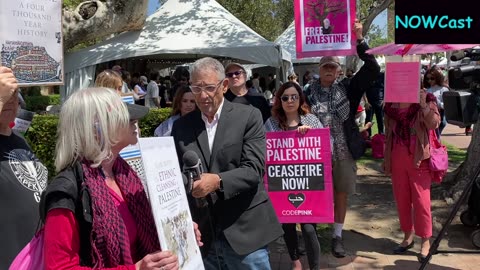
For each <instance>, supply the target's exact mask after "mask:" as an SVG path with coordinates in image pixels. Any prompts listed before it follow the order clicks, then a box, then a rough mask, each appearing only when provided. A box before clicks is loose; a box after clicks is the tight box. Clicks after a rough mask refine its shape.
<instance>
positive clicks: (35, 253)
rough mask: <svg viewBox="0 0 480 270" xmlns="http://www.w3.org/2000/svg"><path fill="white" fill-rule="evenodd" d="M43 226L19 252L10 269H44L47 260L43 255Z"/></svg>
mask: <svg viewBox="0 0 480 270" xmlns="http://www.w3.org/2000/svg"><path fill="white" fill-rule="evenodd" d="M43 235H44V230H43V228H42V229H40V231H38V232H37V233H36V234H35V236H34V237H33V239H32V240H31V241H30V242H29V243H28V244H27V245H26V246H25V247H24V248H23V249H22V251H20V253H18V255H17V257H15V259H14V260H13V262H12V264H11V265H10V268H9V270H43V269H45V262H44V257H43Z"/></svg>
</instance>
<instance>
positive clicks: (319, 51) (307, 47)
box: [294, 0, 356, 58]
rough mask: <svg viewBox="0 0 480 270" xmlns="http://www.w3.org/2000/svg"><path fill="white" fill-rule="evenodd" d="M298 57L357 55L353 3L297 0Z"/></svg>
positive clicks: (346, 0)
mask: <svg viewBox="0 0 480 270" xmlns="http://www.w3.org/2000/svg"><path fill="white" fill-rule="evenodd" d="M294 4H295V6H294V8H295V34H296V39H297V40H296V48H297V58H305V57H318V56H325V55H337V56H339V55H353V54H356V37H355V35H354V33H353V31H352V29H353V24H354V22H355V1H354V0H295V2H294Z"/></svg>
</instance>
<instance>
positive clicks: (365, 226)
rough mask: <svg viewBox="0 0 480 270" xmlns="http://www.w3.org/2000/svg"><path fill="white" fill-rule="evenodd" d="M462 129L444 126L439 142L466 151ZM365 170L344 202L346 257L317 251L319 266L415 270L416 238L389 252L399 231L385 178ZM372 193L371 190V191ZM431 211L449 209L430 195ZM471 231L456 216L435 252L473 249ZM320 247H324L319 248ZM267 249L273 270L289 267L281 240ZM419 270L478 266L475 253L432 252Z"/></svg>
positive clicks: (467, 138) (479, 256)
mask: <svg viewBox="0 0 480 270" xmlns="http://www.w3.org/2000/svg"><path fill="white" fill-rule="evenodd" d="M464 131H465V129H463V128H460V127H457V126H453V125H447V126H446V128H445V129H444V131H443V135H442V140H443V141H444V142H447V143H449V144H451V145H453V146H455V147H458V148H460V149H467V147H468V145H469V144H470V140H471V136H466V135H465V133H464ZM365 172H366V173H365V174H367V175H364V176H360V177H359V182H358V184H357V191H358V192H357V193H356V194H355V195H353V196H352V198H351V200H350V203H349V204H350V206H349V209H350V210H349V212H348V214H347V222H346V224H345V228H344V229H345V231H344V239H345V240H344V241H345V246H346V248H347V251H348V254H349V255H348V256H347V257H345V258H343V259H337V258H335V257H333V256H332V255H331V254H330V253H329V251H328V250H323V252H322V253H323V254H322V256H321V265H320V269H389V270H393V269H402V270H403V269H405V270H410V269H418V268H419V267H420V263H418V261H417V257H416V254H417V253H418V252H419V247H420V245H419V243H420V239H418V238H417V239H416V242H417V244H416V246H415V247H414V248H413V249H412V251H411V252H408V253H407V254H406V255H393V254H392V252H391V250H392V249H393V248H394V247H395V246H396V245H397V243H399V241H400V240H401V238H402V233H401V232H400V231H399V228H398V218H396V210H395V204H394V200H393V196H392V192H391V184H390V182H389V181H388V179H386V178H380V177H378V175H377V176H375V175H374V174H375V170H371V169H367V170H365ZM376 178H378V179H376ZM362 193H369V194H370V196H369V197H370V198H373V201H369V202H365V201H364V199H363V200H362V199H361V198H362V196H361V194H362ZM372 193H374V194H373V195H372ZM435 209H436V210H437V211H443V215H444V216H445V215H448V213H449V211H450V209H449V207H448V206H445V202H444V201H443V199H442V198H438V200H435V199H432V211H433V210H435ZM437 213H438V212H437ZM392 216H395V218H392ZM442 220H443V219H442ZM442 222H443V221H442ZM382 227H383V228H382ZM441 227H442V224H439V223H438V222H436V220H435V217H434V235H435V234H436V233H438V231H439V230H440V229H441ZM385 231H387V233H386V232H385ZM471 232H472V229H469V228H466V227H465V226H463V225H462V224H461V223H460V221H459V220H458V217H457V218H456V219H455V220H454V222H452V225H451V226H450V227H449V230H448V236H446V237H445V238H444V239H443V240H442V242H441V243H440V247H439V249H438V250H444V251H451V250H469V251H475V250H476V249H475V248H474V247H473V245H472V244H471V239H470V234H471ZM434 237H435V236H434ZM433 239H434V238H432V240H433ZM320 240H321V241H320V242H323V243H325V242H328V241H330V240H329V239H320ZM300 242H303V241H300ZM322 248H323V249H325V248H326V247H325V246H322ZM270 252H271V254H270V262H271V266H272V269H273V270H290V269H291V262H290V258H289V256H288V252H287V250H286V247H285V244H284V242H283V239H278V240H277V241H276V242H274V243H272V244H271V245H270ZM301 261H302V264H303V267H304V269H309V268H308V262H307V261H306V257H305V256H303V257H302V259H301ZM425 269H428V270H454V269H461V270H477V269H480V254H454V253H445V254H437V255H434V256H433V258H432V260H431V262H430V264H428V265H427V267H426V268H425Z"/></svg>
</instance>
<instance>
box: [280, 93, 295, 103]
mask: <svg viewBox="0 0 480 270" xmlns="http://www.w3.org/2000/svg"><path fill="white" fill-rule="evenodd" d="M280 99H281V100H282V101H283V102H288V101H289V100H292V101H293V102H295V101H297V100H298V95H297V94H294V95H291V96H289V95H284V96H282V97H281V98H280Z"/></svg>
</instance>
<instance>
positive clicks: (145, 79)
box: [140, 76, 148, 84]
mask: <svg viewBox="0 0 480 270" xmlns="http://www.w3.org/2000/svg"><path fill="white" fill-rule="evenodd" d="M140 81H141V82H142V83H144V84H148V79H147V77H145V76H140Z"/></svg>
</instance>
